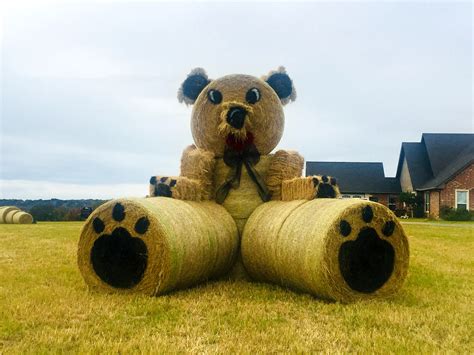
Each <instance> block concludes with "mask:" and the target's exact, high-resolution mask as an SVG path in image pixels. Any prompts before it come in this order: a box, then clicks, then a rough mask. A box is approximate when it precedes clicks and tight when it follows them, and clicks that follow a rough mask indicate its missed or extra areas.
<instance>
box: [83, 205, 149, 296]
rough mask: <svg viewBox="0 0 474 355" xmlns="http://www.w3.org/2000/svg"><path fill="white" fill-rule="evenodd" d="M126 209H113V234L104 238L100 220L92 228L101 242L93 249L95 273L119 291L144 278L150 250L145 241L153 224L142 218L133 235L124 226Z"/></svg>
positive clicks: (121, 206) (137, 221)
mask: <svg viewBox="0 0 474 355" xmlns="http://www.w3.org/2000/svg"><path fill="white" fill-rule="evenodd" d="M126 218H127V216H126V213H125V208H124V206H123V205H122V204H121V203H116V204H115V206H114V207H113V209H112V219H113V221H114V222H113V223H114V224H116V226H115V228H114V229H113V230H112V233H111V234H104V233H103V231H104V230H105V229H106V225H105V223H104V222H103V221H102V219H100V218H99V217H95V218H94V220H93V221H92V227H93V229H94V231H95V233H96V234H97V235H98V238H97V239H96V240H95V242H94V245H93V246H92V249H91V254H90V255H91V263H92V267H93V268H94V271H95V273H96V274H97V276H98V277H100V278H101V279H102V281H104V282H105V283H107V284H109V285H111V286H113V287H117V288H132V287H133V286H135V285H137V284H138V283H139V282H140V281H141V280H142V278H143V274H144V273H145V269H146V267H147V262H148V250H147V246H146V244H145V243H144V241H143V240H142V239H141V237H143V236H144V235H145V234H146V233H147V231H148V227H149V225H150V222H149V220H148V218H147V217H140V218H138V219H137V220H136V221H135V223H132V224H131V225H134V228H133V231H130V230H128V229H126V228H124V227H123V226H120V224H121V222H124V223H125V221H126Z"/></svg>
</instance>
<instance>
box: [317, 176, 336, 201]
mask: <svg viewBox="0 0 474 355" xmlns="http://www.w3.org/2000/svg"><path fill="white" fill-rule="evenodd" d="M312 181H313V186H314V189H315V190H316V192H315V194H314V197H316V198H336V197H338V196H339V188H338V187H337V181H336V178H334V177H330V176H326V175H323V176H313V180H312Z"/></svg>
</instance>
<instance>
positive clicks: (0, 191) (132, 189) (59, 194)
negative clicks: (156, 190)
mask: <svg viewBox="0 0 474 355" xmlns="http://www.w3.org/2000/svg"><path fill="white" fill-rule="evenodd" d="M147 194H148V186H147V185H146V184H92V185H82V184H67V183H57V182H54V183H53V182H49V181H36V180H0V199H43V200H47V199H51V198H59V199H103V200H108V199H112V198H120V197H145V196H146V195H147Z"/></svg>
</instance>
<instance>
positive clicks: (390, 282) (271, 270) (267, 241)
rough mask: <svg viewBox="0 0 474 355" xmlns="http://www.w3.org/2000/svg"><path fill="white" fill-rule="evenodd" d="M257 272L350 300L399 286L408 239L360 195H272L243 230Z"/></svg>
mask: <svg viewBox="0 0 474 355" xmlns="http://www.w3.org/2000/svg"><path fill="white" fill-rule="evenodd" d="M241 251H242V259H243V263H244V266H245V268H246V270H247V271H248V273H249V274H250V276H252V277H253V278H254V279H256V280H260V281H269V282H273V283H277V284H280V285H283V286H287V287H291V288H295V289H299V290H302V291H304V292H308V293H311V294H313V295H315V296H319V297H322V298H327V299H333V300H337V301H342V302H349V301H353V300H357V299H364V298H372V297H384V296H388V295H390V294H392V293H394V292H396V291H397V290H398V289H400V287H401V286H402V284H403V281H404V280H405V277H406V275H407V270H408V261H409V250H408V240H407V238H406V235H405V232H404V231H403V229H402V226H401V225H400V224H399V222H398V221H397V219H396V217H395V215H394V214H393V213H392V212H391V211H390V210H389V209H387V208H386V207H385V206H383V205H381V204H378V203H374V202H370V201H363V200H357V199H315V200H311V201H302V200H299V201H289V202H282V201H272V202H269V203H266V204H263V205H261V206H260V207H258V208H257V209H256V210H255V212H254V213H253V214H252V216H251V217H250V218H249V220H248V222H247V225H246V226H245V229H244V233H243V236H242V246H241Z"/></svg>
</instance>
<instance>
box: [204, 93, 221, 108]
mask: <svg viewBox="0 0 474 355" xmlns="http://www.w3.org/2000/svg"><path fill="white" fill-rule="evenodd" d="M207 98H208V99H209V101H211V102H212V103H213V104H215V105H217V104H220V103H221V101H222V94H221V92H220V91H219V90H214V89H211V90H209V91H208V92H207Z"/></svg>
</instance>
